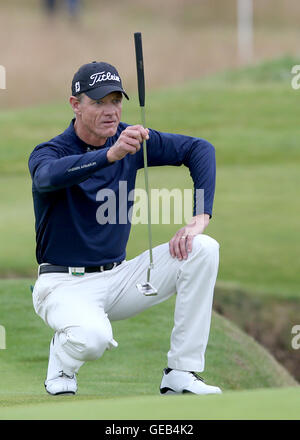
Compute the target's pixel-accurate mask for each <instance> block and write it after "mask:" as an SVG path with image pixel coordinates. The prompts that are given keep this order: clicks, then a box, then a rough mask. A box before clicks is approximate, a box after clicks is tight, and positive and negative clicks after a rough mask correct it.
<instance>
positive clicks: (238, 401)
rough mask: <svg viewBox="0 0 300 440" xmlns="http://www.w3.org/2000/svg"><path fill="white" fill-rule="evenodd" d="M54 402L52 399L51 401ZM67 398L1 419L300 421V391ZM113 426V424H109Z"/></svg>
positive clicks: (12, 410) (6, 411)
mask: <svg viewBox="0 0 300 440" xmlns="http://www.w3.org/2000/svg"><path fill="white" fill-rule="evenodd" d="M50 400H51V399H49V401H50ZM178 403H179V401H178V397H174V396H166V397H160V396H139V397H129V398H115V399H105V400H104V399H94V400H90V399H84V400H77V399H76V398H72V397H71V398H69V397H68V398H65V399H62V400H58V401H57V400H56V401H55V404H54V402H53V401H52V402H50V403H49V402H48V403H43V404H29V405H18V406H16V407H8V408H3V409H1V411H0V420H1V419H2V420H3V419H9V420H14V419H18V420H32V419H33V420H39V419H42V420H53V419H55V420H66V419H67V420H95V419H96V420H107V421H108V420H113V421H114V422H115V426H118V422H117V420H299V404H300V394H299V390H298V389H296V388H283V389H268V390H252V391H238V392H228V393H226V394H223V395H217V396H187V395H185V396H181V397H180V405H179V404H178ZM106 426H107V427H109V426H110V427H112V423H106Z"/></svg>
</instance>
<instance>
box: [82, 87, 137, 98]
mask: <svg viewBox="0 0 300 440" xmlns="http://www.w3.org/2000/svg"><path fill="white" fill-rule="evenodd" d="M113 92H121V93H123V95H124V96H125V98H126V99H129V97H128V95H127V93H126V92H125V91H124V90H123V89H122V87H118V86H101V87H97V88H96V89H92V90H88V91H87V92H84V93H85V94H86V95H87V96H88V97H89V98H91V99H101V98H104V96H106V95H109V94H110V93H113Z"/></svg>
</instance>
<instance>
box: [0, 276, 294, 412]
mask: <svg viewBox="0 0 300 440" xmlns="http://www.w3.org/2000/svg"><path fill="white" fill-rule="evenodd" d="M0 301H1V312H0V322H1V324H2V325H4V327H5V329H6V349H5V350H0V371H1V387H0V414H5V412H4V413H2V409H4V408H5V407H10V406H15V405H18V406H19V405H21V406H27V405H30V404H36V403H44V404H47V403H49V402H57V401H60V400H56V399H53V398H52V397H51V396H49V395H47V394H46V393H45V390H44V387H43V382H44V379H45V375H46V370H47V365H48V348H49V342H50V339H51V336H52V331H51V330H50V329H49V328H48V327H47V326H46V325H45V324H44V323H43V321H42V320H41V319H40V318H39V317H38V316H36V315H35V314H34V311H33V308H32V302H31V294H30V290H29V280H5V281H1V283H0ZM173 309H174V299H170V300H168V301H167V302H165V303H163V304H161V305H159V306H156V307H154V308H152V309H150V310H147V311H146V312H144V313H142V314H140V315H139V316H136V317H134V318H131V319H129V320H125V321H120V322H114V323H113V331H114V338H115V339H116V340H117V341H118V343H119V347H118V348H117V349H115V350H111V351H107V352H106V353H105V354H104V356H103V357H102V358H101V359H99V360H97V361H93V362H88V363H86V364H84V366H83V367H82V368H81V369H80V372H79V375H78V382H79V391H78V396H76V400H80V401H81V400H87V399H92V400H94V399H101V400H103V401H106V400H107V399H111V398H119V397H122V398H123V397H134V396H149V395H152V396H155V395H157V394H158V387H159V384H160V381H161V372H162V369H163V368H164V367H165V366H166V353H167V351H168V349H169V338H170V332H171V329H172V325H173V323H172V321H173V319H172V317H173ZM203 376H204V378H205V380H206V381H207V383H212V384H217V385H219V386H220V387H221V388H222V389H223V391H224V392H225V393H226V392H227V391H229V390H243V389H244V390H245V389H259V388H277V387H278V388H282V387H293V386H295V385H296V382H295V381H294V380H293V379H292V378H291V376H290V375H289V374H288V373H287V372H286V370H285V369H283V368H282V367H281V366H280V365H279V364H278V363H277V362H276V361H275V360H274V358H273V357H272V356H271V355H270V354H269V353H268V352H267V351H266V350H264V349H263V348H262V347H261V346H260V345H259V344H257V343H256V342H255V341H254V340H253V339H252V338H251V337H249V336H247V335H246V334H245V333H243V332H242V331H241V330H240V329H238V327H236V326H235V325H234V324H232V323H230V322H229V321H228V320H226V319H224V318H222V317H221V316H219V315H217V314H216V313H214V314H213V319H212V326H211V334H210V340H209V345H208V349H207V353H206V368H205V372H204V373H203ZM69 401H70V400H69V399H68V400H67V402H69ZM188 414H189V413H188V408H187V410H186V412H184V413H183V414H182V416H186V417H188ZM153 416H154V414H153ZM2 417H4V416H3V415H2Z"/></svg>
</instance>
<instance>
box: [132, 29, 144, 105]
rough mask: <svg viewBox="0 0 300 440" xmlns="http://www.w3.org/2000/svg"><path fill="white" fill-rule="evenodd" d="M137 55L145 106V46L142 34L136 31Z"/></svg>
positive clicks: (141, 94)
mask: <svg viewBox="0 0 300 440" xmlns="http://www.w3.org/2000/svg"><path fill="white" fill-rule="evenodd" d="M134 43H135V56H136V70H137V81H138V91H139V101H140V106H141V107H144V106H145V77H144V61H143V46H142V34H141V33H140V32H136V33H135V34H134Z"/></svg>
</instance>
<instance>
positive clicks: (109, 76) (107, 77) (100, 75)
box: [89, 71, 120, 87]
mask: <svg viewBox="0 0 300 440" xmlns="http://www.w3.org/2000/svg"><path fill="white" fill-rule="evenodd" d="M90 78H91V80H92V82H91V83H89V86H91V87H92V86H93V85H94V84H96V83H98V82H102V81H118V82H120V77H119V76H118V75H115V74H114V73H111V72H105V71H103V72H97V73H93V75H91V76H90Z"/></svg>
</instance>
